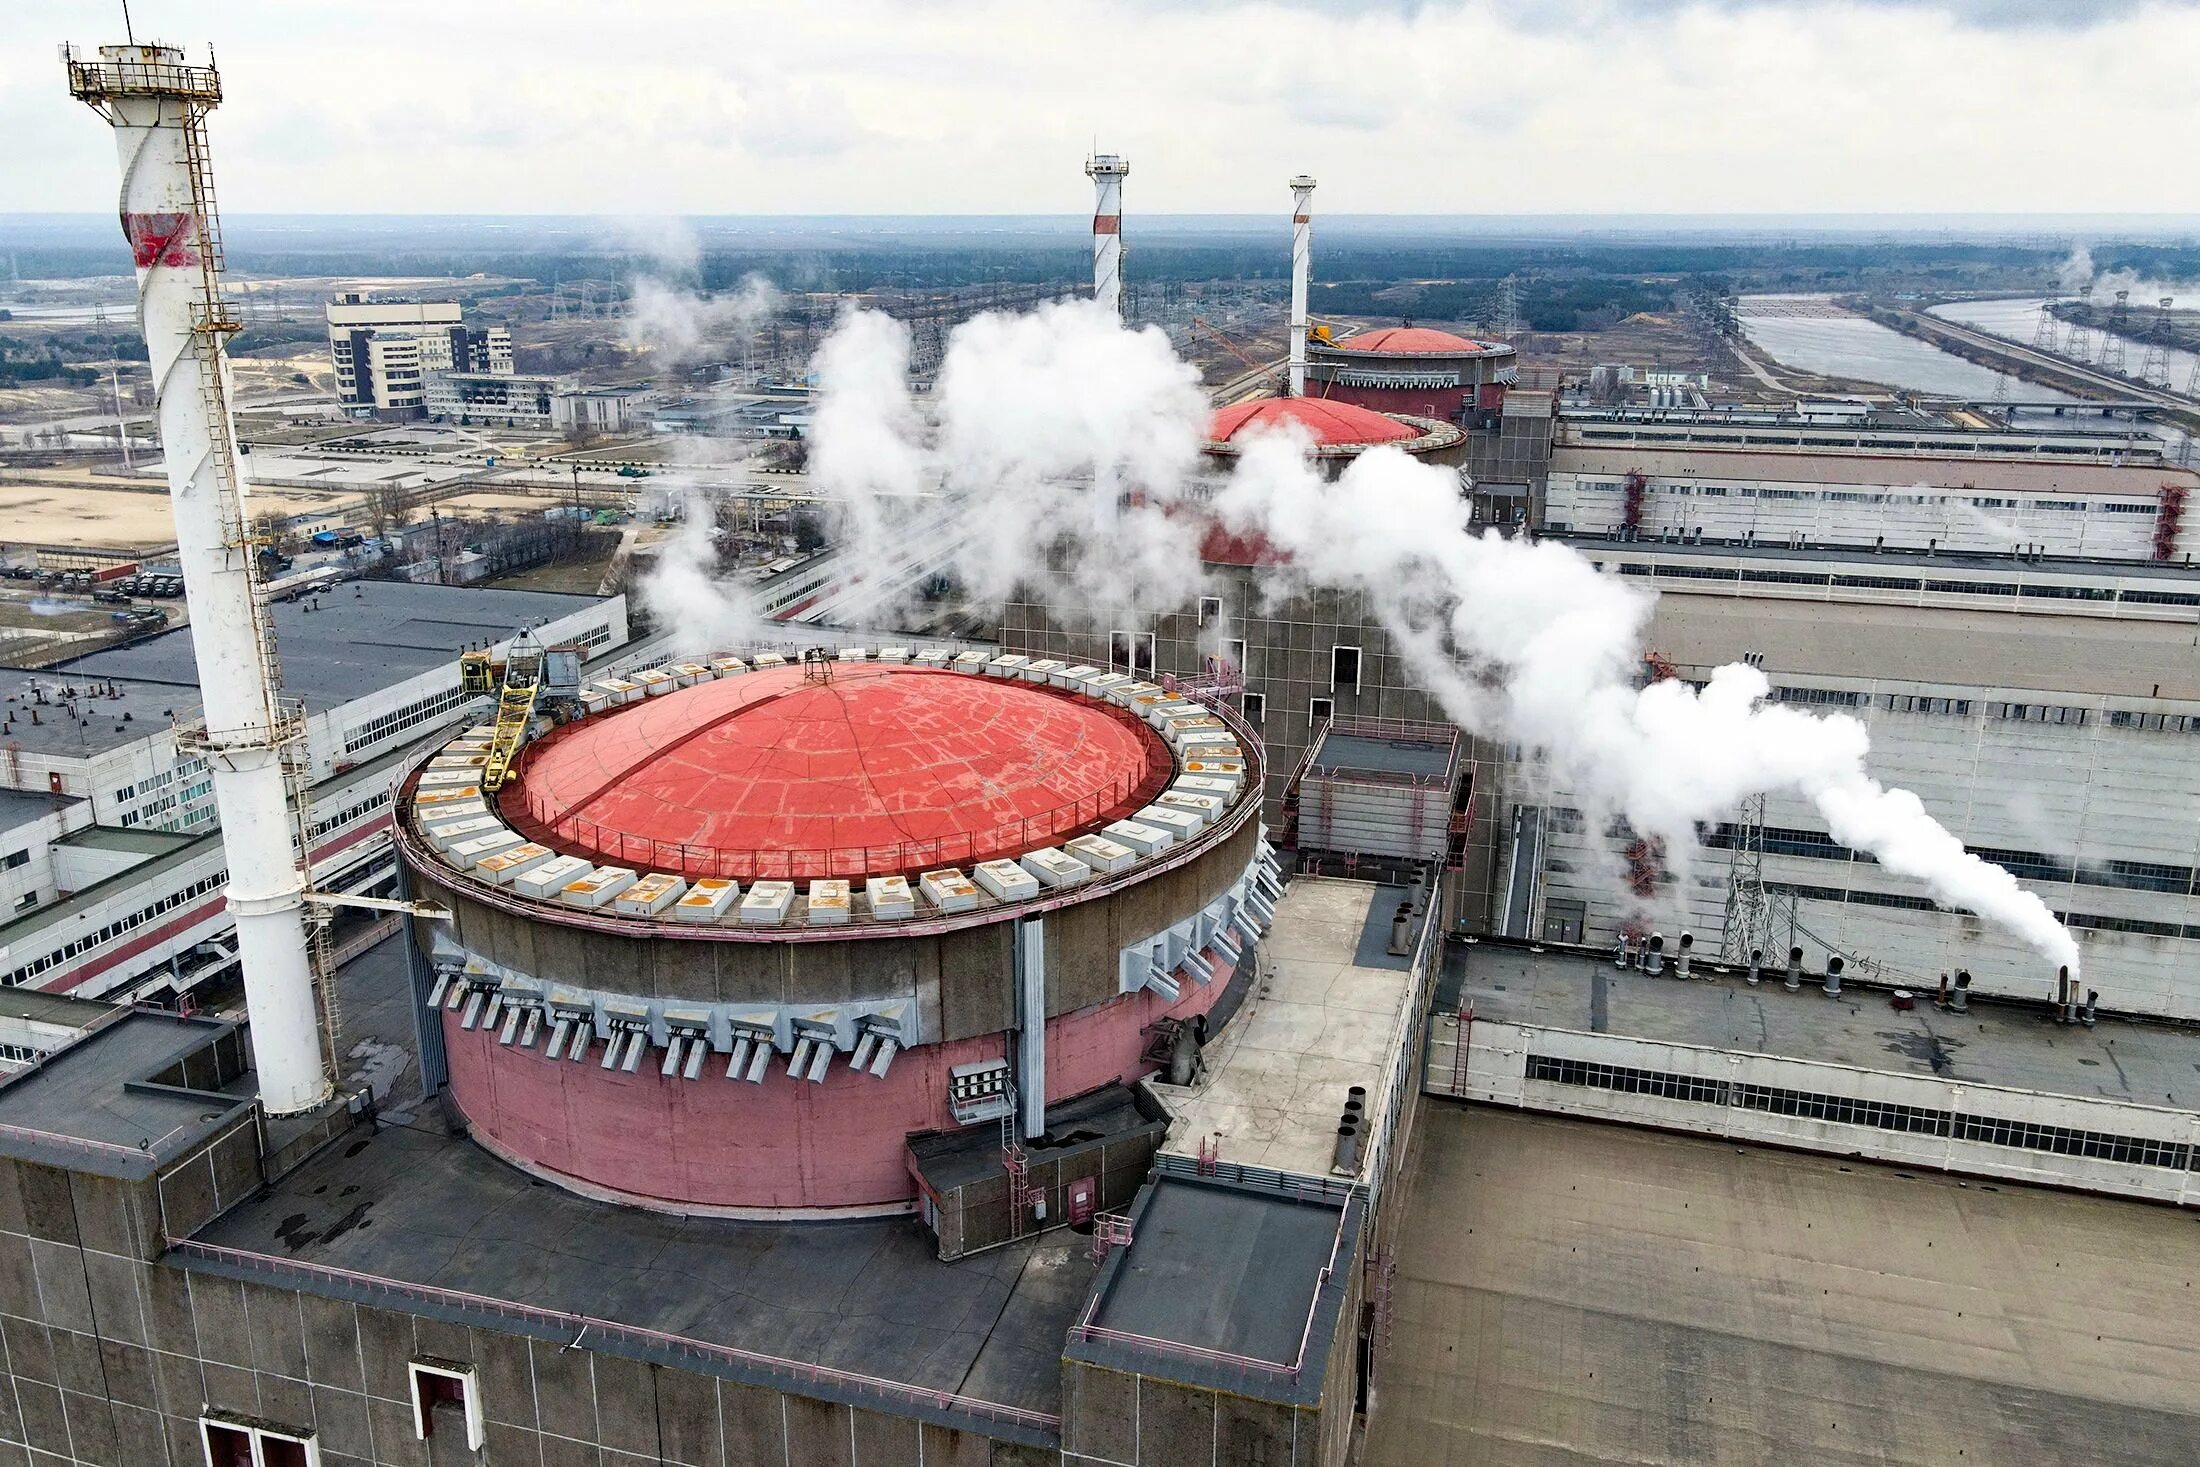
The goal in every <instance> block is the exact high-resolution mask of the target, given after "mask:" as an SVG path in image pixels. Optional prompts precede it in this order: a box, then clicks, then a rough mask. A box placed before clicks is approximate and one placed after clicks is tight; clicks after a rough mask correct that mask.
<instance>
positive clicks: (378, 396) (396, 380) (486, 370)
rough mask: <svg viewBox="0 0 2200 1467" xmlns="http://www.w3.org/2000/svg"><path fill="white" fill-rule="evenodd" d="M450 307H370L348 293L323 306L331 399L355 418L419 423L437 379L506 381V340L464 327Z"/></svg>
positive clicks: (498, 330)
mask: <svg viewBox="0 0 2200 1467" xmlns="http://www.w3.org/2000/svg"><path fill="white" fill-rule="evenodd" d="M463 315H464V312H463V310H462V308H461V307H460V306H459V305H458V303H457V302H455V301H370V300H367V299H366V298H365V297H364V296H362V295H360V294H359V293H358V292H356V291H353V292H347V293H345V294H344V295H342V296H339V297H338V298H337V299H336V300H333V301H331V302H329V304H328V307H327V316H328V346H329V359H330V361H331V363H332V364H333V365H334V367H335V369H336V395H337V398H338V400H339V401H341V402H342V403H343V404H344V406H345V408H346V409H347V410H348V411H350V412H352V413H354V414H356V415H358V416H361V417H386V418H410V417H418V416H419V415H420V414H421V413H423V412H425V411H427V410H428V408H427V388H428V379H429V375H430V374H432V373H436V372H465V373H479V374H482V375H486V376H506V375H509V374H510V373H511V371H512V333H511V331H510V330H509V329H508V328H506V327H503V326H468V325H466V324H465V323H464V320H463Z"/></svg>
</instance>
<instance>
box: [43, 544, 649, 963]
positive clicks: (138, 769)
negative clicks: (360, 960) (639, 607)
mask: <svg viewBox="0 0 2200 1467" xmlns="http://www.w3.org/2000/svg"><path fill="white" fill-rule="evenodd" d="M370 587H371V599H370V598H369V590H370ZM355 590H356V591H357V593H358V599H352V598H353V593H354V591H355ZM348 599H350V600H351V616H350V618H349V624H348V627H347V621H346V618H345V616H344V612H345V605H344V603H345V602H346V601H347V600H348ZM325 604H326V608H327V609H326V610H324V611H323V612H321V613H320V614H321V615H323V616H325V617H328V618H331V620H329V621H328V622H327V623H326V626H327V628H328V631H327V633H326V635H328V636H331V637H334V638H339V639H341V638H344V637H345V636H346V635H347V631H348V633H349V634H350V635H352V636H355V637H356V638H357V639H358V640H359V642H360V646H359V647H358V649H357V651H356V653H355V655H354V656H353V657H352V658H351V659H350V661H351V666H350V667H348V668H342V667H339V668H336V669H335V670H334V676H333V677H331V676H330V673H331V667H330V664H331V663H332V662H333V661H334V660H335V659H332V658H330V657H328V656H316V657H312V660H311V666H310V667H309V665H308V663H307V660H306V659H307V658H308V657H309V656H310V655H311V653H312V652H314V651H318V650H319V649H317V648H314V647H313V645H312V641H311V639H309V638H307V637H306V636H305V635H303V632H302V625H303V621H302V615H301V610H300V609H297V608H292V607H289V606H285V607H283V608H282V612H283V615H284V618H285V619H286V620H287V621H288V623H289V625H288V628H287V629H288V630H290V631H291V632H292V633H293V635H292V636H291V637H289V638H288V641H289V642H290V643H291V644H292V645H293V646H294V647H296V648H297V653H298V655H297V657H296V659H294V660H295V661H296V662H297V665H298V667H299V669H300V674H301V677H302V679H304V681H303V682H301V683H300V684H299V686H300V688H301V690H302V691H303V692H304V696H305V697H306V701H307V705H308V709H309V713H308V718H307V744H308V748H309V750H310V760H311V776H310V777H311V779H312V781H313V794H312V799H313V817H314V819H313V827H312V828H313V834H314V855H315V871H316V880H317V883H318V884H320V885H322V886H323V887H326V888H329V889H334V890H355V889H356V890H367V889H373V888H376V887H378V886H379V885H380V884H381V883H383V882H384V881H386V880H387V879H388V878H389V877H390V875H391V873H392V872H393V870H394V867H393V865H392V863H391V861H390V859H389V857H390V796H391V791H392V788H393V785H394V782H395V780H396V778H397V776H398V774H399V772H400V771H401V768H402V765H403V762H404V760H403V755H404V753H405V752H406V751H407V750H408V749H410V748H411V747H412V746H413V745H414V744H416V743H417V742H418V741H419V740H420V739H421V738H423V737H425V736H427V735H430V734H433V733H436V732H438V731H441V730H443V729H445V728H448V727H449V726H450V725H451V724H452V723H453V722H454V721H456V720H457V719H458V718H460V717H461V716H463V715H464V713H465V712H466V711H467V709H468V708H469V706H471V705H470V703H469V700H468V699H467V698H466V696H465V695H464V694H463V693H461V691H460V689H459V681H458V667H457V661H456V653H457V651H458V650H460V648H459V646H458V645H457V643H458V642H461V641H463V640H466V638H465V633H466V631H467V630H468V629H469V628H472V627H479V628H481V629H483V630H484V631H486V630H488V629H490V628H497V629H501V630H503V631H505V632H506V633H507V634H509V633H510V632H514V631H516V630H517V629H518V623H519V622H520V621H526V622H528V623H530V624H534V630H535V635H536V636H538V637H539V638H541V639H543V640H544V641H546V642H549V643H552V644H558V643H572V644H577V645H580V646H582V647H584V648H585V649H587V652H588V654H589V655H591V656H597V655H601V654H603V653H605V652H608V651H612V650H615V649H617V648H619V647H621V646H623V645H624V644H625V643H626V641H627V636H628V630H627V622H626V603H625V598H623V597H613V598H610V599H608V600H602V601H598V600H595V599H593V598H580V597H543V596H537V595H534V594H533V593H527V592H494V591H492V592H482V591H475V590H469V589H461V588H457V587H440V586H432V587H414V586H409V585H400V584H397V583H367V584H365V585H361V586H358V587H351V586H342V587H338V588H336V589H335V590H334V591H332V592H330V593H329V594H328V596H327V597H326V602H325ZM537 606H539V607H540V608H541V611H540V612H539V613H538V614H536V615H534V616H531V617H530V616H524V615H523V613H524V612H526V611H527V610H529V609H531V608H534V607H537ZM284 629H285V628H282V627H279V628H278V637H279V638H280V637H281V634H282V631H283V630H284ZM187 635H188V634H187V633H184V632H180V631H179V632H175V633H171V634H170V636H169V637H168V638H162V639H156V642H155V643H150V644H141V645H142V647H143V648H145V649H147V650H144V651H142V652H141V651H140V649H138V648H132V649H125V650H124V651H123V652H122V653H119V654H101V656H100V657H96V658H92V659H86V664H85V665H84V666H81V667H76V668H70V669H61V670H56V671H53V672H46V673H36V674H18V675H17V676H18V678H19V680H20V681H21V684H22V688H21V689H20V690H19V691H17V692H14V693H12V694H11V698H12V699H13V700H14V701H13V704H12V705H11V706H15V707H17V708H18V709H20V707H21V705H22V704H24V703H30V702H34V700H35V698H36V697H43V698H44V699H45V702H43V703H42V704H38V705H37V706H39V707H41V708H43V709H44V710H46V711H47V712H48V713H50V714H51V717H48V718H42V720H41V722H40V723H39V724H38V725H37V726H36V727H37V729H38V730H39V732H40V733H42V734H48V733H50V734H53V735H55V737H53V738H51V739H50V740H49V743H50V745H51V746H50V747H47V748H43V749H41V748H36V747H16V748H13V749H10V750H9V752H8V757H7V759H6V761H5V763H4V764H0V781H4V788H0V800H4V803H0V819H4V820H5V821H6V825H5V828H4V829H0V896H4V897H5V898H6V899H7V900H8V902H9V908H8V920H7V921H6V922H5V923H4V924H0V984H4V985H5V986H7V987H21V986H29V987H32V988H37V989H41V990H44V991H47V992H56V993H76V994H81V995H85V996H96V997H114V998H134V997H158V996H160V995H162V994H165V993H169V992H173V991H178V990H183V989H188V988H189V987H190V986H191V985H192V984H194V983H196V982H199V981H203V980H205V979H206V978H209V977H212V976H214V975H216V974H219V973H222V972H225V971H227V970H228V969H230V967H231V966H232V965H233V963H234V958H235V952H234V945H233V941H232V940H231V938H230V936H229V933H230V929H231V921H230V918H229V915H228V912H227V910H226V901H225V898H224V894H223V886H224V885H225V882H226V878H227V865H226V861H227V858H226V855H225V853H224V851H223V846H222V841H221V838H220V831H219V828H218V827H217V825H216V824H215V815H214V807H213V802H212V800H211V798H210V797H209V796H208V792H207V791H208V780H207V776H206V772H205V770H204V768H203V766H202V762H201V761H199V760H197V759H195V758H193V757H190V756H185V755H180V754H179V752H178V750H177V748H176V745H175V741H174V738H173V736H172V734H171V732H170V729H169V726H168V722H167V721H166V720H164V719H162V718H161V717H160V715H161V714H162V713H164V712H171V711H172V712H174V713H176V714H179V715H180V714H183V713H184V712H186V711H187V705H188V703H189V702H191V701H194V698H195V694H196V689H195V688H192V687H189V686H187V685H185V684H183V683H180V682H179V683H169V682H163V681H160V680H159V678H160V677H161V676H162V675H164V674H169V675H175V676H178V677H181V676H183V675H184V674H183V669H186V668H187V667H188V659H189V650H188V647H187V646H183V645H181V644H182V643H183V642H184V639H185V638H186V637H187ZM476 640H478V641H483V642H486V641H489V640H490V638H489V637H487V636H477V637H476ZM498 640H499V643H500V644H501V639H498ZM170 641H173V642H175V643H177V644H178V645H177V646H176V647H174V648H164V647H162V646H161V645H160V644H161V643H166V642H170ZM424 643H426V644H427V645H423V644H424ZM133 654H137V655H136V657H135V658H134V660H133ZM106 658H115V659H119V660H117V661H116V662H114V663H113V664H111V665H112V666H114V667H116V668H118V669H135V670H136V671H137V672H139V673H141V674H143V675H141V676H130V675H128V673H127V672H124V673H121V674H120V675H112V674H108V673H106V672H104V671H103V670H102V668H101V667H98V666H94V665H93V664H100V663H101V662H102V660H103V659H106ZM378 664H379V668H378V666H377V665H378ZM423 664H425V666H424V670H421V671H417V672H411V673H409V674H407V673H406V672H405V671H404V669H405V668H406V666H407V665H410V666H413V667H422V666H423ZM316 678H319V679H320V681H318V682H316V681H315V679H316ZM33 685H35V687H36V694H35V695H34V694H33V693H32V692H31V691H30V689H31V688H32V687H33ZM64 694H73V696H64ZM133 708H134V709H135V710H136V712H135V715H134V717H133V719H132V721H131V722H129V723H122V722H118V721H115V720H117V719H118V718H119V716H120V712H121V711H129V710H131V709H133ZM79 710H83V711H79ZM13 717H15V718H17V719H21V718H22V717H23V714H22V713H21V712H20V711H18V712H17V713H15V714H14V715H13ZM56 725H59V727H58V728H57V727H56ZM139 730H142V731H139ZM18 731H19V732H27V731H28V730H26V729H24V728H23V726H22V725H21V724H18ZM72 744H73V745H75V746H76V747H73V748H72V747H68V746H69V745H72Z"/></svg>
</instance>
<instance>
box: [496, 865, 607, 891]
mask: <svg viewBox="0 0 2200 1467" xmlns="http://www.w3.org/2000/svg"><path fill="white" fill-rule="evenodd" d="M595 869H596V867H595V863H594V862H592V861H588V860H586V859H584V858H582V857H580V856H559V857H558V858H557V859H556V860H554V861H545V862H543V863H542V864H541V865H540V866H536V867H534V868H533V869H531V870H527V871H523V872H521V873H520V874H519V875H518V876H515V877H513V878H512V890H514V891H516V892H518V893H519V894H520V895H521V896H528V897H537V898H549V897H554V896H556V895H557V894H558V893H559V892H561V891H563V890H565V884H566V883H567V882H569V881H577V880H579V879H580V878H581V877H583V876H585V875H587V874H588V873H589V872H591V871H593V870H595Z"/></svg>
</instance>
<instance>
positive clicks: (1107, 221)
mask: <svg viewBox="0 0 2200 1467" xmlns="http://www.w3.org/2000/svg"><path fill="white" fill-rule="evenodd" d="M1130 172H1131V165H1130V160H1129V159H1127V158H1119V157H1117V156H1116V155H1115V154H1113V153H1096V154H1094V155H1093V156H1092V157H1090V158H1087V159H1086V160H1085V173H1086V175H1087V176H1088V177H1090V178H1091V179H1092V190H1093V203H1092V298H1093V299H1094V300H1096V301H1098V302H1099V303H1100V308H1101V309H1102V310H1104V311H1106V312H1107V313H1108V314H1109V315H1111V316H1120V315H1121V314H1122V313H1123V180H1124V179H1126V178H1128V177H1130Z"/></svg>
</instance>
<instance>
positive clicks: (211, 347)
mask: <svg viewBox="0 0 2200 1467" xmlns="http://www.w3.org/2000/svg"><path fill="white" fill-rule="evenodd" d="M206 111H207V109H206V108H204V107H202V106H199V105H196V104H186V111H185V116H184V126H183V151H184V162H185V166H186V169H187V171H188V172H189V175H190V180H191V208H192V212H193V216H194V217H193V228H194V232H195V233H196V234H197V236H198V255H199V299H198V300H197V301H196V302H194V303H193V306H192V311H191V324H192V331H193V334H194V335H195V336H196V337H197V349H198V351H199V352H200V353H201V355H202V357H203V358H204V361H205V364H206V370H205V371H204V372H202V373H200V375H199V382H200V389H201V390H200V398H201V410H202V412H203V414H204V417H205V420H206V438H207V452H208V454H209V456H210V457H211V458H212V459H213V461H214V469H215V474H214V483H215V486H216V495H217V508H218V510H219V512H220V516H221V528H222V545H223V547H224V548H225V549H227V550H228V552H229V553H230V554H232V555H237V556H242V557H243V565H244V574H245V584H246V586H247V588H248V590H249V594H248V595H247V597H246V601H247V604H248V607H249V615H250V617H251V622H252V639H253V642H254V643H255V644H256V646H257V647H258V649H259V655H260V665H261V667H262V668H263V669H264V672H265V675H264V676H263V677H262V679H261V684H260V688H261V695H262V697H263V699H264V700H265V707H264V709H263V720H264V723H265V726H266V729H267V738H268V741H269V744H270V746H271V747H272V748H273V749H274V752H275V755H276V758H277V759H278V760H279V761H280V763H281V767H282V773H283V790H284V803H285V804H286V805H287V806H289V809H290V816H291V827H292V832H293V834H292V839H293V842H294V844H295V848H296V850H295V855H296V860H297V865H298V875H299V879H300V881H301V883H302V884H303V886H304V888H305V889H306V890H308V891H310V890H312V888H313V808H312V792H311V773H312V762H313V761H312V752H311V748H310V746H309V744H308V743H307V740H306V737H305V725H304V721H303V718H302V717H292V716H291V714H290V713H289V711H288V710H287V709H285V707H284V706H283V699H282V694H281V690H280V686H279V679H280V677H281V675H282V674H281V668H282V664H281V662H280V661H278V660H277V652H276V646H275V623H274V619H273V618H272V617H271V616H270V615H269V614H268V610H267V603H266V599H265V597H264V596H263V595H262V588H261V583H260V563H259V549H260V537H258V536H256V535H255V534H254V533H253V531H252V525H251V523H250V522H249V521H248V520H247V519H246V517H245V512H244V500H243V495H242V492H241V491H242V486H243V482H244V479H243V474H242V471H241V469H240V466H239V465H238V463H237V446H236V441H235V440H234V439H233V438H232V437H231V436H230V432H231V423H230V411H229V386H228V382H227V380H226V379H225V376H224V372H223V368H224V359H223V356H224V354H223V346H222V342H223V338H225V337H228V336H232V335H234V334H236V333H237V332H238V331H239V330H241V329H242V328H243V323H242V322H241V321H239V320H238V319H237V318H236V317H235V316H234V315H233V314H231V312H230V310H229V305H228V302H227V301H226V300H225V299H224V298H223V295H222V287H221V275H222V262H223V253H222V237H221V211H220V208H219V207H218V204H217V201H216V199H215V196H214V173H213V168H212V166H211V163H210V158H209V153H208V147H207V138H206ZM301 711H302V710H301ZM300 920H302V921H303V922H304V923H305V924H306V938H307V943H306V952H307V958H308V962H309V964H310V966H311V968H312V972H313V985H314V988H315V990H316V992H317V996H318V1000H319V1008H320V1011H321V1028H322V1034H321V1041H322V1042H321V1062H322V1068H323V1070H324V1071H325V1072H326V1074H327V1076H328V1078H329V1080H330V1082H331V1083H332V1084H333V1083H334V1082H335V1081H336V1079H337V1071H338V1064H337V1058H336V1033H337V1025H338V1017H339V1016H338V1010H337V999H336V983H335V972H334V964H333V963H332V961H331V958H330V952H329V939H328V926H329V924H328V919H327V918H326V917H325V916H324V915H322V914H321V913H319V912H316V911H313V910H312V909H310V908H308V909H306V910H305V911H304V912H302V914H301V918H300Z"/></svg>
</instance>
